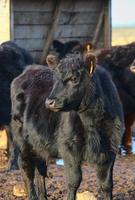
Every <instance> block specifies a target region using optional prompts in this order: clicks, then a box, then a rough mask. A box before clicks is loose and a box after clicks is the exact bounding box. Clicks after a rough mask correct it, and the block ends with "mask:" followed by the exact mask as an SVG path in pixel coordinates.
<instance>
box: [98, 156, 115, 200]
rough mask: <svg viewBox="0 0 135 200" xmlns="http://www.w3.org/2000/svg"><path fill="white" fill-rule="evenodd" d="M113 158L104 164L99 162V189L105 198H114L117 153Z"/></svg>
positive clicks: (109, 199)
mask: <svg viewBox="0 0 135 200" xmlns="http://www.w3.org/2000/svg"><path fill="white" fill-rule="evenodd" d="M112 157H113V159H111V160H109V161H106V162H105V163H102V164H97V178H98V182H99V189H100V191H101V192H102V194H103V196H104V199H105V200H112V190H113V166H114V161H115V154H114V155H112Z"/></svg>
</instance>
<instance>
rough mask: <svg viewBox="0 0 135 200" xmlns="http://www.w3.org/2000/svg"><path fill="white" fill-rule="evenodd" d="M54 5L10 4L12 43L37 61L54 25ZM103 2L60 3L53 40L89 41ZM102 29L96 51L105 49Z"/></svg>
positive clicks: (35, 1)
mask: <svg viewBox="0 0 135 200" xmlns="http://www.w3.org/2000/svg"><path fill="white" fill-rule="evenodd" d="M108 1H109V0H107V2H108ZM54 2H55V0H12V1H11V4H12V6H11V8H12V9H11V13H12V14H11V17H12V20H11V35H12V39H14V40H15V41H16V42H17V43H18V44H19V45H20V46H22V47H24V48H26V49H28V50H29V51H30V52H31V53H32V54H33V55H34V57H36V59H39V57H40V55H41V53H42V50H43V47H44V45H45V40H46V38H47V34H48V29H49V27H50V26H51V24H52V21H53V10H54ZM104 2H105V1H103V0H67V1H66V0H62V6H61V14H60V20H59V25H58V28H57V31H56V33H55V39H59V40H61V41H68V40H76V39H77V40H80V41H86V40H90V41H92V39H93V37H94V33H95V29H96V27H97V24H98V20H99V16H100V14H101V12H102V9H103V6H104ZM101 25H102V26H101V28H100V34H99V38H98V42H97V45H96V46H97V47H103V46H104V26H103V24H101ZM110 42H111V41H110Z"/></svg>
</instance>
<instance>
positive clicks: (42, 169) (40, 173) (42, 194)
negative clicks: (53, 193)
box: [35, 158, 47, 200]
mask: <svg viewBox="0 0 135 200" xmlns="http://www.w3.org/2000/svg"><path fill="white" fill-rule="evenodd" d="M35 164H36V171H35V185H36V190H37V194H38V197H39V199H40V200H47V192H46V185H45V177H46V176H47V166H46V163H45V161H43V160H41V159H38V158H36V159H35Z"/></svg>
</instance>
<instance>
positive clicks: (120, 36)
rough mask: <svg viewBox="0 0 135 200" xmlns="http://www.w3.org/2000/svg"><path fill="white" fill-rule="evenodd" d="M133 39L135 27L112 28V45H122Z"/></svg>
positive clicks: (134, 38)
mask: <svg viewBox="0 0 135 200" xmlns="http://www.w3.org/2000/svg"><path fill="white" fill-rule="evenodd" d="M133 41H135V27H133V28H132V27H131V28H113V29H112V45H124V44H128V43H131V42H133Z"/></svg>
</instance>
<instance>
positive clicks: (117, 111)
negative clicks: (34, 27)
mask: <svg viewBox="0 0 135 200" xmlns="http://www.w3.org/2000/svg"><path fill="white" fill-rule="evenodd" d="M93 63H95V62H94V60H93V54H91V53H89V54H86V55H85V56H84V58H82V57H81V56H79V55H76V56H75V55H73V56H69V57H67V58H65V59H62V60H61V61H60V62H59V63H58V64H57V65H56V66H55V77H54V80H55V83H54V86H53V89H52V92H51V94H50V95H49V99H47V100H46V106H47V107H48V108H50V109H51V110H53V111H55V112H56V111H65V112H61V113H65V115H67V113H68V112H69V111H70V112H71V111H72V110H74V111H77V114H78V116H79V119H80V120H81V124H82V127H83V131H84V132H83V141H82V142H81V144H82V147H81V148H80V149H79V151H78V149H77V148H76V146H71V148H70V145H71V144H72V143H71V141H70V140H68V142H67V143H68V151H66V154H65V151H63V146H62V144H63V143H64V142H66V141H65V140H64V142H63V141H62V142H63V143H61V145H60V147H61V148H60V149H59V151H60V153H61V156H62V158H63V159H64V163H65V170H66V174H67V183H68V200H74V199H75V197H76V191H77V189H78V187H79V184H80V182H81V179H82V178H81V169H80V167H81V161H83V160H84V161H87V162H89V163H90V162H94V163H96V165H97V177H98V180H99V186H100V190H101V191H102V192H103V195H104V198H105V199H106V200H111V199H112V189H113V177H112V174H113V165H114V161H115V156H116V153H117V150H118V146H119V145H120V143H121V137H122V132H123V130H122V125H123V113H122V108H121V103H120V100H119V97H118V94H117V91H116V88H115V86H114V84H113V82H112V80H111V78H110V76H109V75H108V73H107V72H106V71H105V70H104V69H102V68H100V67H99V68H98V67H97V68H96V70H95V69H94V67H95V66H94V65H93ZM50 65H51V66H50V67H54V65H53V63H51V62H50ZM64 120H65V126H67V127H68V122H69V121H67V120H66V119H64ZM69 120H70V121H71V120H72V123H73V124H76V122H77V121H76V120H75V119H72V118H71V116H70V118H69ZM73 130H74V129H73ZM78 130H79V129H78ZM63 131H64V130H63ZM76 142H77V140H76ZM70 149H71V150H70ZM69 150H70V151H69ZM77 151H78V152H77ZM70 152H71V153H70Z"/></svg>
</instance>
